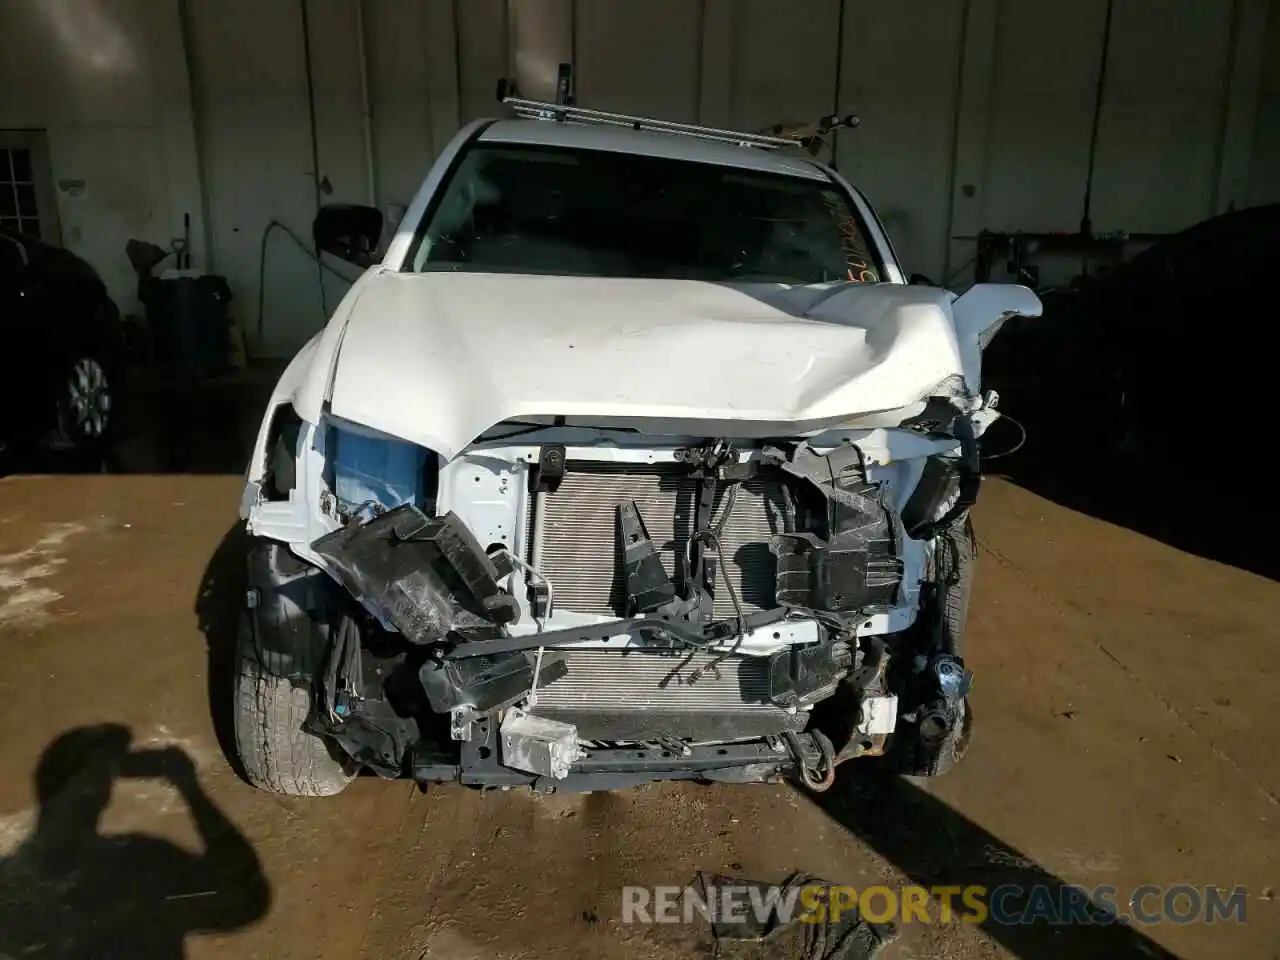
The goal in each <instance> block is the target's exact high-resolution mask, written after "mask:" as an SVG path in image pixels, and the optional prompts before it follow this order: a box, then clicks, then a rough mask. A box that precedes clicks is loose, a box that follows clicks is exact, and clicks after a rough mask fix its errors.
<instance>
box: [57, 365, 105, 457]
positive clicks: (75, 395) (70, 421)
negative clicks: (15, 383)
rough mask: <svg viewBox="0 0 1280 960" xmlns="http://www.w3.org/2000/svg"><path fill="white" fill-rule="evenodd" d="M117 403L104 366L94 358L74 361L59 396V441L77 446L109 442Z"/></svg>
mask: <svg viewBox="0 0 1280 960" xmlns="http://www.w3.org/2000/svg"><path fill="white" fill-rule="evenodd" d="M114 403H115V397H114V396H113V395H112V392H111V380H110V378H109V377H108V376H107V371H106V368H105V366H104V365H103V363H102V362H101V361H100V360H98V359H97V358H95V357H80V358H78V359H77V360H75V361H73V362H72V363H71V364H70V366H69V368H68V370H67V373H66V376H65V377H64V379H63V386H62V387H61V390H60V392H59V394H58V422H57V430H58V436H57V438H58V440H59V441H60V442H61V443H62V444H64V445H67V446H73V447H75V446H83V445H86V444H92V443H97V442H99V441H101V440H104V439H106V437H107V434H108V432H109V431H110V429H111V426H112V413H113V410H112V408H113V405H114Z"/></svg>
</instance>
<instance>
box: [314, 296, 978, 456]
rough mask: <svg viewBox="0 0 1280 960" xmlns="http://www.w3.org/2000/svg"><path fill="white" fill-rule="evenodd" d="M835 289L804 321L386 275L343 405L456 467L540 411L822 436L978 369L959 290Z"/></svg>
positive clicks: (775, 310) (354, 320) (356, 321)
mask: <svg viewBox="0 0 1280 960" xmlns="http://www.w3.org/2000/svg"><path fill="white" fill-rule="evenodd" d="M822 292H823V293H825V294H827V295H826V296H825V297H824V298H823V299H821V301H820V302H819V303H817V304H816V305H815V306H814V307H813V308H811V309H810V310H809V311H807V314H802V315H799V316H796V315H792V314H791V313H788V312H786V311H784V310H783V309H780V308H779V307H778V306H775V305H771V304H770V303H766V302H764V300H763V299H761V298H760V297H759V296H757V297H753V296H750V295H749V294H748V293H746V292H744V291H743V290H740V289H734V288H732V287H729V286H725V285H720V284H712V283H700V282H695V281H674V280H672V281H667V280H615V279H596V278H579V277H541V276H507V275H494V274H484V273H434V274H416V275H411V274H382V275H380V276H376V277H372V278H370V279H369V281H368V282H367V283H366V284H365V285H364V288H363V289H362V290H360V291H359V292H358V295H359V303H358V306H357V307H356V308H355V309H354V311H353V313H352V316H351V318H350V320H349V321H348V323H347V327H346V331H345V334H344V335H343V337H342V345H341V355H340V361H339V363H338V365H337V369H336V372H335V374H334V377H333V384H332V392H331V394H330V398H329V399H330V404H331V406H330V409H331V412H332V413H333V414H334V415H336V416H338V417H341V418H343V419H346V420H351V421H353V422H356V423H360V424H364V425H366V426H369V427H373V428H374V429H376V430H380V431H383V432H384V433H388V434H391V435H393V436H397V437H400V438H402V439H404V440H408V441H411V442H413V443H417V444H420V445H422V446H424V447H427V448H428V449H431V450H434V451H435V452H437V453H438V454H440V455H441V456H442V457H444V458H445V459H449V458H452V457H453V456H455V455H457V454H458V453H459V452H460V451H461V450H462V449H463V448H464V447H466V445H467V444H468V443H470V442H471V441H472V440H473V439H475V438H476V437H477V436H478V435H479V434H481V433H482V432H483V431H484V430H486V429H488V428H489V427H491V426H493V425H494V424H495V423H500V422H502V421H504V420H508V419H516V418H520V417H531V416H563V417H567V418H569V419H570V421H571V422H572V421H574V419H575V418H577V419H578V420H579V421H580V420H581V419H583V418H589V419H591V420H593V421H596V422H600V421H608V422H620V421H628V422H632V421H636V420H673V421H684V422H688V423H690V424H707V423H711V422H724V421H731V422H733V423H734V424H735V428H737V429H739V435H742V436H753V435H754V436H761V435H767V434H777V433H778V432H780V431H785V432H796V431H801V432H805V431H812V430H815V429H820V428H823V427H827V426H832V425H835V424H838V423H842V422H848V421H850V420H852V419H854V418H856V417H857V416H858V415H860V414H866V413H871V412H876V411H884V410H896V409H899V408H903V407H906V406H908V405H910V404H912V403H915V402H916V401H918V400H920V399H921V398H923V397H926V396H928V395H929V393H930V391H932V390H933V389H934V388H936V387H937V386H938V385H939V384H940V383H941V382H942V381H944V380H945V379H947V378H948V377H950V376H955V375H964V374H965V372H966V371H965V369H964V364H963V357H962V348H961V345H960V344H959V342H958V340H957V335H956V327H955V324H954V322H953V319H952V316H951V309H950V306H951V305H950V300H951V296H950V294H947V293H946V292H944V291H941V290H934V289H930V288H924V287H905V286H899V285H894V284H882V285H877V286H867V287H855V286H845V287H843V288H835V289H828V290H825V291H822ZM974 346H975V347H976V340H975V341H974ZM300 412H302V411H300ZM304 416H306V414H305V413H304ZM742 431H745V432H742ZM692 432H704V430H702V429H696V430H694V431H692Z"/></svg>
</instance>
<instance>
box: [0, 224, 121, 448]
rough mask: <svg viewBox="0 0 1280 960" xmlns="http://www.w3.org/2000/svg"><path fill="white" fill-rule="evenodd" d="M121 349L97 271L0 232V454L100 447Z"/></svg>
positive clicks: (114, 314) (111, 413)
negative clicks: (33, 447) (17, 449)
mask: <svg viewBox="0 0 1280 960" xmlns="http://www.w3.org/2000/svg"><path fill="white" fill-rule="evenodd" d="M121 344H122V340H121V325H120V313H119V311H118V310H117V309H116V306H115V304H114V303H112V301H111V298H110V296H108V294H107V289H106V287H105V286H104V285H103V283H102V279H101V278H100V277H99V276H98V274H97V273H96V272H94V270H93V268H92V267H90V266H89V265H88V264H87V263H85V262H84V261H83V260H81V259H80V258H79V257H77V256H75V255H74V254H72V253H70V252H68V251H66V250H62V249H60V248H58V247H52V246H49V245H48V244H45V243H41V242H39V241H37V240H32V239H31V238H29V237H25V236H21V235H19V234H16V233H12V232H9V231H6V230H3V229H0V403H2V405H0V447H4V446H6V445H13V446H18V445H25V444H29V443H37V442H45V443H51V444H53V445H56V446H59V447H64V448H66V447H70V448H86V447H92V446H95V445H98V444H101V443H103V442H104V441H105V440H106V439H107V438H108V437H109V435H110V432H111V429H112V427H113V426H114V423H115V403H116V399H117V398H116V387H117V384H118V380H119V370H120V358H121V356H122V347H121Z"/></svg>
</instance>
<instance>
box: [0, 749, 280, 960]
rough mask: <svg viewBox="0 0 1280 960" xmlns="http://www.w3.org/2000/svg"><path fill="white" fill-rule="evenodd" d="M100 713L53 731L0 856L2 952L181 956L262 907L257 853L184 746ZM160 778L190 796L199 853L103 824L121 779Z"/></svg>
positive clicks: (266, 892) (264, 891) (264, 893)
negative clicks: (153, 738) (195, 937)
mask: <svg viewBox="0 0 1280 960" xmlns="http://www.w3.org/2000/svg"><path fill="white" fill-rule="evenodd" d="M132 739H133V737H132V733H131V732H130V731H129V729H128V728H127V727H123V726H119V725H114V724H104V725H102V726H95V727H81V728H77V729H74V730H70V731H67V732H66V733H63V734H61V735H60V736H58V737H57V738H56V739H54V740H53V741H52V742H51V743H50V744H49V746H48V747H46V748H45V751H44V753H43V754H42V756H41V758H40V762H39V764H38V766H37V768H36V774H35V787H36V795H37V797H38V799H39V803H40V809H39V814H38V818H37V821H36V825H35V829H34V831H33V832H32V834H31V835H30V836H29V837H28V838H27V839H26V840H25V841H24V842H23V843H22V845H21V846H20V847H18V849H17V850H15V851H14V853H13V854H12V855H11V856H9V857H7V858H5V859H4V860H0V956H2V955H6V954H7V955H12V956H26V955H28V954H32V955H38V956H41V957H51V956H53V957H85V956H106V957H134V956H138V957H182V956H184V945H183V944H184V940H185V938H186V936H187V935H188V934H190V933H197V932H215V931H223V932H226V931H231V930H236V929H239V928H241V927H246V926H248V925H250V924H252V923H254V922H256V921H257V920H260V919H261V918H262V917H263V916H265V915H266V913H267V909H268V906H269V904H270V888H269V885H268V882H267V879H266V877H265V876H264V875H263V872H262V867H261V864H260V863H259V860H258V857H257V854H256V853H255V852H254V850H253V847H252V846H251V845H250V844H249V841H248V840H247V839H246V838H245V836H244V835H243V834H242V833H241V832H240V831H239V830H238V829H237V828H236V826H235V825H234V824H233V823H231V821H230V820H228V819H227V817H226V816H225V815H224V814H223V813H222V811H221V810H220V809H219V808H218V807H217V805H216V804H215V803H214V802H213V801H212V800H211V799H210V798H209V797H208V795H207V794H206V793H205V792H204V790H203V788H202V787H201V786H200V782H199V779H198V777H197V775H196V770H195V766H194V764H193V763H192V761H191V758H190V757H188V756H187V754H186V753H185V752H183V751H182V750H180V749H178V748H176V747H164V748H158V749H135V748H133V746H132ZM120 778H139V779H156V780H163V781H165V782H167V783H169V784H170V785H172V786H173V787H174V788H175V789H176V790H177V791H178V793H179V795H180V796H181V797H182V799H183V802H184V803H185V804H186V806H187V809H188V811H189V813H190V816H191V820H192V823H193V824H194V826H195V829H196V833H197V834H198V836H199V838H200V841H201V846H202V847H203V850H202V852H200V853H192V852H190V851H189V850H185V849H183V848H182V847H180V846H178V845H176V844H174V843H172V842H170V841H168V840H164V839H162V838H160V837H156V836H150V835H147V834H142V833H130V834H121V835H117V834H113V835H109V836H103V835H102V834H101V833H99V821H100V819H101V817H102V814H103V813H104V811H105V810H106V808H107V805H108V803H109V802H110V800H111V793H112V787H113V785H114V783H115V782H116V780H117V779H120Z"/></svg>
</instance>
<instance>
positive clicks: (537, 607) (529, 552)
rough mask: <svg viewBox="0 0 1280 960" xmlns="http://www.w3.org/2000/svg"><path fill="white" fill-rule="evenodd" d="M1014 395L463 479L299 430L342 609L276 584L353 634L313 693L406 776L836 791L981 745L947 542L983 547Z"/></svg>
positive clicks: (930, 767) (551, 450) (350, 740)
mask: <svg viewBox="0 0 1280 960" xmlns="http://www.w3.org/2000/svg"><path fill="white" fill-rule="evenodd" d="M993 406H994V397H991V398H988V402H986V403H985V404H983V403H982V402H979V404H978V406H977V407H976V408H972V407H971V408H970V409H965V407H964V406H963V404H962V403H960V402H958V401H957V400H956V399H954V398H945V397H936V398H934V399H933V400H931V401H929V402H928V403H927V404H926V405H924V407H923V412H922V413H920V414H919V415H918V416H916V417H914V418H912V419H911V420H909V421H904V422H903V423H902V424H901V425H900V426H898V427H896V428H892V429H868V430H862V431H848V430H845V431H833V432H830V433H829V434H824V435H821V436H818V437H811V438H809V439H801V440H776V441H774V440H741V441H739V440H733V439H729V438H712V439H694V438H677V439H674V440H673V439H667V438H655V437H649V436H645V435H642V434H639V433H638V432H637V431H635V430H627V431H624V430H610V429H608V428H587V427H570V426H556V425H555V424H549V425H546V426H541V425H533V426H526V427H525V428H523V429H518V430H515V432H514V434H513V433H511V432H509V431H510V430H511V425H509V424H508V425H498V427H495V428H494V429H493V430H491V431H489V432H488V433H489V434H495V433H496V436H494V437H493V438H492V439H486V437H484V436H482V437H481V438H480V439H479V440H478V441H477V442H476V443H475V444H473V445H472V447H471V448H470V449H469V450H468V451H467V452H465V453H463V454H462V455H460V456H458V457H456V458H454V459H453V460H452V461H450V462H448V463H442V462H438V461H436V460H435V459H434V458H430V457H426V456H419V455H418V454H417V453H415V452H414V449H416V448H409V447H408V445H405V447H404V449H400V445H398V444H396V443H394V442H392V441H388V440H387V439H385V438H376V437H373V436H370V435H369V434H368V433H366V432H364V431H359V430H353V429H351V428H349V427H348V426H347V425H344V424H342V423H340V422H335V423H332V424H328V425H325V426H322V427H320V428H314V427H310V426H308V425H297V424H294V425H293V431H294V432H290V431H289V429H288V425H286V426H285V428H283V429H282V430H281V434H282V436H284V437H286V439H287V442H289V443H292V444H293V445H294V449H295V450H296V451H298V452H299V455H300V457H301V460H300V461H299V462H303V461H305V458H306V456H307V452H308V451H315V450H317V449H319V451H320V452H321V453H322V454H323V462H324V463H325V469H324V471H323V476H322V478H321V479H322V484H323V486H324V494H323V495H322V497H321V503H322V506H323V509H324V511H325V514H326V519H327V521H328V522H327V526H328V528H329V532H327V533H324V534H323V535H321V536H319V537H317V538H316V539H314V541H313V542H312V543H311V544H310V546H309V548H307V549H305V551H303V550H296V549H295V552H296V553H299V554H300V555H304V556H305V558H306V559H307V560H308V561H309V563H311V564H314V565H315V567H314V568H311V570H312V572H311V574H308V575H313V574H314V575H319V576H320V577H321V580H320V582H319V583H318V584H313V586H314V587H315V588H316V589H314V590H312V591H311V594H327V595H328V599H327V600H326V601H325V602H324V603H323V604H318V603H316V602H312V604H311V605H312V608H313V609H311V610H309V611H307V610H302V609H301V607H302V606H303V604H300V603H298V602H297V601H298V598H299V597H301V596H303V595H304V593H305V592H301V593H300V592H298V591H296V590H279V591H275V592H272V591H270V590H267V591H264V592H263V593H264V596H266V595H272V596H274V597H275V599H274V600H272V601H270V602H274V603H276V604H277V605H278V606H279V609H278V610H274V611H266V615H267V616H268V617H270V618H272V619H274V620H279V619H287V618H288V617H289V616H290V615H298V614H299V613H301V614H302V615H306V616H312V617H315V616H317V615H322V616H325V617H327V618H329V620H330V621H331V622H332V627H331V629H330V631H329V634H328V636H329V642H328V648H327V649H326V650H325V651H324V657H323V662H324V669H323V670H322V671H320V672H319V675H318V676H313V677H309V678H301V677H299V678H295V682H307V683H309V684H310V685H311V688H312V693H313V709H312V713H311V716H310V717H309V719H308V724H307V727H308V729H309V730H310V731H311V732H313V733H316V734H318V735H322V736H324V737H326V738H329V739H331V740H332V741H334V742H336V743H338V744H339V745H341V747H342V749H343V750H344V751H346V753H347V754H348V755H349V756H350V757H352V758H353V759H354V760H355V761H356V762H358V763H360V764H361V765H363V766H366V767H368V768H370V769H372V770H373V771H375V772H377V773H378V774H380V775H382V776H387V777H399V776H406V775H407V776H411V777H414V778H416V779H419V780H422V781H435V780H460V781H462V782H463V783H469V784H475V785H482V786H511V785H523V784H528V785H533V786H536V787H539V788H542V789H610V788H615V787H620V786H625V785H629V784H632V783H639V782H645V781H648V780H653V779H672V778H698V779H706V780H735V781H737V780H760V781H768V780H773V779H778V778H780V777H783V776H785V775H788V774H793V773H794V774H796V775H798V776H799V777H800V779H801V780H802V781H803V782H804V783H806V784H807V785H809V786H810V787H811V788H813V789H824V788H825V787H826V786H829V785H830V783H831V782H832V781H833V779H834V772H835V768H836V765H837V764H839V763H841V762H843V761H845V760H848V759H852V758H856V757H862V756H879V755H882V754H884V753H886V751H887V750H888V749H889V746H890V743H891V741H892V740H893V739H894V738H895V737H898V738H901V737H910V738H911V739H912V747H911V750H910V751H909V754H910V756H911V757H912V758H913V759H912V761H911V762H912V764H913V768H912V769H913V772H940V769H939V764H938V763H937V762H936V760H926V761H924V762H923V768H922V769H921V770H919V771H915V767H919V766H921V763H922V761H920V760H919V759H918V757H919V754H920V751H921V749H924V750H925V751H926V752H928V751H932V754H933V756H934V757H937V756H942V757H944V762H943V763H942V764H941V767H942V768H945V766H946V765H948V764H949V762H950V759H952V758H953V756H954V755H957V754H956V752H955V749H954V748H955V746H956V743H957V742H958V741H960V740H962V738H963V736H964V733H965V727H966V717H967V714H966V711H965V706H964V698H965V695H966V693H967V691H968V687H969V684H970V682H971V677H970V674H969V672H968V671H967V669H966V668H965V666H964V663H963V659H962V657H961V655H960V651H959V650H958V649H957V644H956V643H955V641H954V638H953V637H951V636H950V631H949V629H948V626H947V623H946V618H945V616H944V615H943V614H944V608H945V603H944V602H943V600H944V595H945V594H946V592H947V590H948V589H949V588H951V587H953V586H954V583H950V584H949V583H948V582H946V581H947V578H948V577H949V576H950V577H952V579H954V572H955V565H954V564H953V563H947V562H946V561H945V560H943V559H942V558H940V557H939V556H937V554H938V552H939V551H950V552H954V551H955V550H956V549H957V542H956V541H957V539H958V540H960V541H963V540H964V538H965V537H967V536H968V533H967V530H968V528H967V509H968V507H969V506H970V505H971V504H972V503H973V501H974V499H975V497H976V495H977V489H978V483H979V475H978V462H977V433H978V432H980V428H981V425H982V424H983V423H986V422H989V421H990V420H991V419H994V417H995V416H996V414H995V412H994V410H993V409H991V408H992V407H993ZM975 424H977V425H978V427H977V428H976V429H975ZM514 435H520V436H521V442H520V443H519V444H518V445H511V443H510V440H509V439H507V438H509V437H513V436H514ZM904 449H909V451H910V453H911V454H912V455H911V456H906V457H901V458H899V456H895V455H894V454H893V453H891V451H896V452H897V453H898V454H900V453H901V452H902V451H903V450H904ZM286 460H287V458H286ZM291 479H292V480H293V482H296V479H294V478H291ZM265 506H266V507H267V508H268V510H269V508H270V506H271V504H266V505H265ZM960 546H961V547H963V543H961V544H960ZM971 548H972V544H971V541H970V543H969V550H970V552H971ZM263 549H264V550H266V551H267V552H268V554H272V555H273V556H274V555H275V554H280V553H283V548H281V547H279V546H278V545H275V544H270V545H267V546H265V547H264V548H263ZM273 551H274V554H273V553H272V552H273ZM280 565H281V563H280V560H279V557H277V558H276V559H275V560H272V559H270V558H268V559H265V560H264V561H263V562H261V563H260V564H259V570H260V571H261V573H260V576H259V577H258V580H259V582H263V580H264V579H265V581H266V582H268V583H270V582H271V580H272V578H273V577H275V576H277V574H276V573H274V572H273V571H274V569H275V568H277V567H279V566H280ZM285 565H286V566H287V563H286V564H285ZM320 571H324V572H325V573H327V575H328V576H327V577H326V576H324V574H322V573H320ZM949 571H950V572H949ZM335 582H336V584H340V585H341V587H343V588H345V593H346V594H347V595H348V596H349V598H352V599H354V600H355V601H358V603H352V602H351V600H350V599H346V600H344V599H342V598H341V596H340V593H341V591H338V590H336V589H334V587H335ZM334 594H339V596H338V598H337V599H336V600H335V598H334V596H333V595H334ZM316 606H322V607H323V609H324V611H325V612H324V613H323V614H318V613H317V610H316V609H314V608H315V607H316ZM294 607H298V608H299V609H297V610H295V609H294ZM263 613H264V612H263V611H259V615H263ZM922 745H923V747H922ZM961 746H962V745H961Z"/></svg>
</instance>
